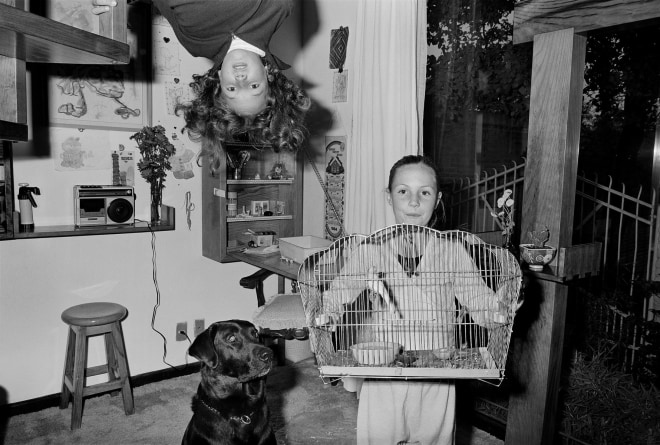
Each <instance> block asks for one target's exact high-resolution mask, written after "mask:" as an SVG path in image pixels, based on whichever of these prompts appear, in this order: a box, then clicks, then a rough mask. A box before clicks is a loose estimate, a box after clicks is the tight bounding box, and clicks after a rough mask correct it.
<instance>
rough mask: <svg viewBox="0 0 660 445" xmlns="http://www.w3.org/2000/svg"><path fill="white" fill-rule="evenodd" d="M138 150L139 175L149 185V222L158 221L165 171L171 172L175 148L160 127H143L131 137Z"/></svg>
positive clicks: (163, 129)
mask: <svg viewBox="0 0 660 445" xmlns="http://www.w3.org/2000/svg"><path fill="white" fill-rule="evenodd" d="M131 139H133V140H135V142H137V144H138V149H139V150H140V155H141V159H140V160H139V161H138V170H140V175H142V177H143V178H144V179H146V180H147V182H148V183H149V184H150V185H151V221H152V222H157V221H159V220H160V205H161V203H162V198H163V188H164V187H165V185H164V184H163V183H164V182H165V177H166V176H167V170H172V164H171V163H170V157H171V156H174V154H175V153H176V148H175V147H174V145H172V143H171V142H170V140H169V138H168V137H167V134H165V128H164V127H163V126H162V125H156V126H154V127H143V128H142V130H140V131H138V132H137V133H135V134H134V135H133V136H131Z"/></svg>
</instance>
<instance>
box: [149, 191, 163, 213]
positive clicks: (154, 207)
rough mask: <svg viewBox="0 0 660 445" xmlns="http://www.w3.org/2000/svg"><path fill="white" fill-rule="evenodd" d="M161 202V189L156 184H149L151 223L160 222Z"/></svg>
mask: <svg viewBox="0 0 660 445" xmlns="http://www.w3.org/2000/svg"><path fill="white" fill-rule="evenodd" d="M162 200H163V188H162V187H160V186H158V184H157V183H152V184H151V222H152V223H157V222H159V221H160V204H161V202H162Z"/></svg>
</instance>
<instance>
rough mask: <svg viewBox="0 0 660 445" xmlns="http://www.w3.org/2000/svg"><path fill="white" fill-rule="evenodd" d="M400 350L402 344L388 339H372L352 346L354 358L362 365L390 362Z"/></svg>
mask: <svg viewBox="0 0 660 445" xmlns="http://www.w3.org/2000/svg"><path fill="white" fill-rule="evenodd" d="M400 350H401V345H400V344H398V343H390V342H386V341H370V342H365V343H358V344H355V345H353V346H351V352H352V354H353V358H354V359H355V360H357V361H358V363H360V364H361V365H387V364H390V363H392V362H393V361H394V358H395V357H396V356H397V354H398V353H399V351H400Z"/></svg>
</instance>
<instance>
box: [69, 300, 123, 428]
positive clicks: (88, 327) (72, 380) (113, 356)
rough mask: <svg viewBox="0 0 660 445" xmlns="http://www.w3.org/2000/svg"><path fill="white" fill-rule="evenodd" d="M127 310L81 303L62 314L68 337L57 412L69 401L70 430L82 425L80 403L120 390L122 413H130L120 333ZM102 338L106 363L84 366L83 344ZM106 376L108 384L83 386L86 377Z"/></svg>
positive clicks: (115, 306) (84, 347)
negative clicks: (98, 337) (91, 338)
mask: <svg viewBox="0 0 660 445" xmlns="http://www.w3.org/2000/svg"><path fill="white" fill-rule="evenodd" d="M127 313H128V311H127V310H126V308H125V307H124V306H122V305H120V304H116V303H84V304H79V305H76V306H72V307H70V308H68V309H66V310H65V311H64V312H62V321H64V322H65V323H66V324H68V325H69V335H68V341H67V348H66V359H65V362H64V376H63V378H62V394H61V398H60V409H66V408H67V407H68V406H69V401H70V400H72V401H73V410H72V413H71V429H72V430H75V429H78V428H80V427H81V425H82V413H83V400H84V399H85V398H86V397H89V396H92V395H95V394H100V393H105V392H110V391H114V393H115V394H116V393H118V391H119V390H121V393H122V397H123V399H124V412H125V413H126V414H127V415H129V414H133V412H134V409H135V408H134V405H133V393H132V390H131V384H130V380H129V373H128V362H127V361H126V349H125V347H124V338H123V335H122V331H121V320H123V319H124V318H125V317H126V314H127ZM97 335H103V336H104V339H105V352H106V359H107V362H106V364H104V365H98V366H93V367H87V344H88V339H89V337H94V336H97ZM101 374H108V381H107V382H104V383H97V384H93V385H87V384H86V383H87V380H86V379H87V378H88V377H91V376H95V375H101Z"/></svg>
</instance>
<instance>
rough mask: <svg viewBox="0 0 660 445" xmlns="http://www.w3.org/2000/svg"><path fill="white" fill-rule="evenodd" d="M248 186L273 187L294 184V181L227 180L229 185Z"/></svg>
mask: <svg viewBox="0 0 660 445" xmlns="http://www.w3.org/2000/svg"><path fill="white" fill-rule="evenodd" d="M236 184H247V185H257V184H263V185H272V184H277V185H280V184H293V179H227V185H236Z"/></svg>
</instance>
